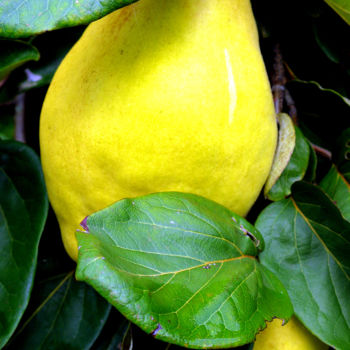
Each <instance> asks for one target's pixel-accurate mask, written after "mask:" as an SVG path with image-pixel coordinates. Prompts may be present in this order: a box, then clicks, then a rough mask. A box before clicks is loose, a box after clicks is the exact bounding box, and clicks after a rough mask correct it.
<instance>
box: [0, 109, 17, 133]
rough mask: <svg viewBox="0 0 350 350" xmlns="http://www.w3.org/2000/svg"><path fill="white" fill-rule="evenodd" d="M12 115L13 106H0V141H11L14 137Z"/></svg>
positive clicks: (13, 113) (13, 112) (13, 111)
mask: <svg viewBox="0 0 350 350" xmlns="http://www.w3.org/2000/svg"><path fill="white" fill-rule="evenodd" d="M14 115H15V108H14V106H13V105H7V106H0V140H13V138H14V136H15V122H14Z"/></svg>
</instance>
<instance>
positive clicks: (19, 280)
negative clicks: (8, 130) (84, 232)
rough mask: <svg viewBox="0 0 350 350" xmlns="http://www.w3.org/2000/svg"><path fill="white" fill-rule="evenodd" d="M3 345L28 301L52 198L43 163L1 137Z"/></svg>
mask: <svg viewBox="0 0 350 350" xmlns="http://www.w3.org/2000/svg"><path fill="white" fill-rule="evenodd" d="M0 193H1V195H0V251H1V259H0V348H1V347H2V346H3V345H4V344H5V343H6V342H7V340H8V339H9V337H10V336H11V334H12V333H13V331H14V330H15V328H16V326H17V324H18V322H19V320H20V318H21V316H22V314H23V312H24V310H25V308H26V306H27V304H28V300H29V296H30V292H31V288H32V284H33V278H34V272H35V267H36V259H37V254H38V244H39V240H40V236H41V233H42V230H43V227H44V223H45V219H46V215H47V209H48V201H47V197H46V190H45V186H44V180H43V175H42V172H41V166H40V161H39V158H38V157H37V155H36V154H35V153H34V151H32V150H31V149H30V148H29V147H27V146H26V145H24V144H21V143H18V142H14V141H0Z"/></svg>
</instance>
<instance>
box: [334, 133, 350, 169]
mask: <svg viewBox="0 0 350 350" xmlns="http://www.w3.org/2000/svg"><path fill="white" fill-rule="evenodd" d="M334 153H336V154H335V157H334V158H335V163H336V164H337V166H338V167H340V168H342V167H343V166H344V165H345V164H346V163H348V164H350V128H348V129H346V130H344V131H343V132H342V134H341V135H340V137H339V138H338V140H337V149H336V152H334ZM341 172H342V173H344V171H343V170H342V171H341Z"/></svg>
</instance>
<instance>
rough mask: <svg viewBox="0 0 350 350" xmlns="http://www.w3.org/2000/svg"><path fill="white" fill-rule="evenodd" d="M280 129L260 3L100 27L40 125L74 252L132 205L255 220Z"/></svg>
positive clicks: (153, 7)
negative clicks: (160, 197)
mask: <svg viewBox="0 0 350 350" xmlns="http://www.w3.org/2000/svg"><path fill="white" fill-rule="evenodd" d="M276 136H277V128H276V122H275V114H274V108H273V101H272V96H271V90H270V86H269V82H268V78H267V75H266V71H265V67H264V64H263V61H262V57H261V54H260V49H259V42H258V36H257V31H256V25H255V21H254V17H253V14H252V11H251V6H250V2H249V0H196V1H189V0H140V1H139V2H136V3H134V4H132V5H129V6H127V7H124V8H122V9H120V10H118V11H116V12H114V13H112V14H110V15H108V16H106V17H104V18H103V19H101V20H99V21H97V22H95V23H92V24H90V25H89V27H88V28H87V30H86V31H85V33H84V34H83V36H82V38H81V39H80V40H79V41H78V43H77V44H76V45H75V46H74V47H73V48H72V50H71V51H70V53H69V54H68V55H67V57H66V58H65V59H64V61H63V63H62V64H61V65H60V67H59V69H58V71H57V72H56V74H55V77H54V79H53V81H52V83H51V86H50V88H49V90H48V93H47V96H46V99H45V102H44V105H43V110H42V115H41V122H40V144H41V156H42V164H43V170H44V175H45V180H46V185H47V189H48V193H49V198H50V201H51V204H52V206H53V208H54V210H55V213H56V215H57V218H58V221H59V224H60V228H61V233H62V237H63V242H64V245H65V248H66V250H67V252H68V253H69V255H70V256H71V257H72V258H73V259H74V260H76V259H77V243H76V238H75V231H76V230H77V229H79V223H80V222H81V220H82V219H83V218H84V217H85V216H87V215H89V214H91V213H92V212H95V211H97V210H99V209H102V208H104V207H106V206H107V205H109V204H111V203H113V202H115V201H117V200H119V199H121V198H125V197H136V196H139V195H143V194H147V193H152V192H160V191H181V192H191V193H195V194H199V195H202V196H204V197H207V198H210V199H212V200H215V201H217V202H219V203H221V204H223V205H225V206H227V207H228V208H230V209H231V210H233V211H235V212H236V213H238V214H240V215H245V214H246V213H247V212H248V210H249V209H250V207H251V206H252V204H253V203H254V201H255V200H256V198H257V196H258V194H259V192H260V190H261V188H262V186H263V184H264V182H265V180H266V177H267V175H268V173H269V170H270V167H271V163H272V159H273V155H274V151H275V147H276Z"/></svg>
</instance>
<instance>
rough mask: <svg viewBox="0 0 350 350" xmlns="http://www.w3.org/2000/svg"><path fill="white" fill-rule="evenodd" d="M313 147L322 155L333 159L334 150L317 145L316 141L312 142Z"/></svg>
mask: <svg viewBox="0 0 350 350" xmlns="http://www.w3.org/2000/svg"><path fill="white" fill-rule="evenodd" d="M310 143H311V146H312V148H313V149H314V150H315V152H316V153H318V154H319V155H321V156H322V157H325V158H327V159H329V160H331V159H332V152H331V151H328V149H325V148H323V147H320V146H317V145H315V144H314V143H312V142H310Z"/></svg>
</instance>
